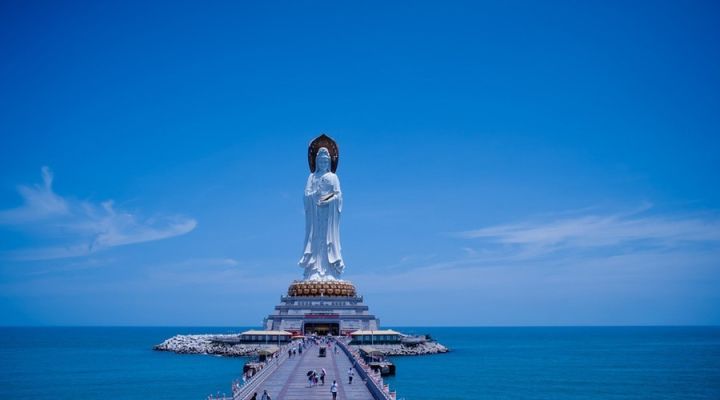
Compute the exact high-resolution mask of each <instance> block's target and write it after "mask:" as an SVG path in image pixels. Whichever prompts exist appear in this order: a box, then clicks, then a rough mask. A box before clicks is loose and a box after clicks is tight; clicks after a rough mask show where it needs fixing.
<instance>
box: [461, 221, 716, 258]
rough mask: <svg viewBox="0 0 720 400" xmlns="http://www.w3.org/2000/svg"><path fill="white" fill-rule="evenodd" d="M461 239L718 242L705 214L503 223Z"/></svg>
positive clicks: (562, 245)
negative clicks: (701, 215)
mask: <svg viewBox="0 0 720 400" xmlns="http://www.w3.org/2000/svg"><path fill="white" fill-rule="evenodd" d="M458 236H459V237H462V238H465V239H484V240H485V241H486V242H488V243H493V244H501V245H516V246H522V247H527V248H534V249H542V250H545V251H554V250H560V249H567V248H575V249H589V248H598V247H611V246H620V245H624V244H631V243H646V244H651V245H656V246H660V247H666V248H672V247H679V246H683V245H686V244H690V243H716V242H720V220H719V219H718V217H717V216H715V215H710V216H705V217H703V218H701V217H699V216H670V217H668V216H640V215H637V213H634V214H633V213H631V214H611V215H586V216H577V217H573V218H563V219H556V220H551V221H538V222H522V223H516V224H503V225H497V226H491V227H487V228H481V229H476V230H471V231H465V232H460V233H459V234H458Z"/></svg>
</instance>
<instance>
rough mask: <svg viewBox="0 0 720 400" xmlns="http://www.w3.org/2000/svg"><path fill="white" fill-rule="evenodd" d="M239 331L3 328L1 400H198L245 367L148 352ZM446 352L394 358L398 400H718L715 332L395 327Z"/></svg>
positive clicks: (719, 337)
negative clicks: (176, 340)
mask: <svg viewBox="0 0 720 400" xmlns="http://www.w3.org/2000/svg"><path fill="white" fill-rule="evenodd" d="M239 329H242V328H234V329H233V328H181V327H168V328H0V399H79V398H82V399H99V398H103V399H108V400H115V399H117V400H120V399H138V398H152V399H188V400H190V399H195V400H202V399H204V398H206V397H207V395H208V394H210V393H217V392H218V391H220V392H229V385H230V382H231V380H232V379H234V378H236V377H237V376H238V375H239V373H240V372H241V371H242V366H243V363H244V361H245V360H244V359H242V358H223V357H215V356H202V355H178V354H172V353H165V352H156V351H153V350H152V346H153V345H154V344H157V343H160V342H161V341H162V340H164V339H166V338H168V337H170V336H172V335H175V334H180V333H182V334H190V333H218V332H220V333H222V332H232V331H237V330H239ZM396 329H400V330H402V331H404V332H412V333H429V334H431V335H432V336H433V337H435V338H436V339H438V340H439V341H440V342H441V343H443V344H445V345H447V346H449V347H450V348H451V349H452V352H450V353H448V354H441V355H434V356H422V357H395V358H393V361H394V362H395V363H396V365H397V369H398V372H397V375H396V376H395V377H392V378H389V379H388V380H387V381H388V382H389V383H390V385H391V388H393V389H394V390H397V391H398V395H399V396H398V397H399V398H404V399H406V400H430V399H433V400H437V399H561V400H562V399H720V327H592V328H590V327H588V328H579V327H578V328H415V327H413V328H396Z"/></svg>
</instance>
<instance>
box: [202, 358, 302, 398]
mask: <svg viewBox="0 0 720 400" xmlns="http://www.w3.org/2000/svg"><path fill="white" fill-rule="evenodd" d="M289 346H290V345H284V346H282V347H280V350H279V351H278V352H277V353H275V354H277V357H274V358H272V359H270V361H267V362H266V363H265V366H264V367H263V368H262V369H261V370H260V372H258V373H256V374H255V375H253V376H251V377H250V378H249V379H248V380H246V381H245V382H244V383H242V384H241V383H240V381H239V380H235V381H234V382H233V383H232V393H233V394H232V396H226V395H225V394H222V395H210V396H208V400H246V399H247V398H249V397H250V395H251V393H254V392H255V391H256V390H258V388H259V387H260V385H262V384H263V382H265V380H266V379H267V378H268V376H270V375H271V374H272V373H273V372H275V370H277V369H278V368H279V367H280V365H281V364H282V363H283V362H285V361H286V360H287V359H288V355H287V350H288V347H289Z"/></svg>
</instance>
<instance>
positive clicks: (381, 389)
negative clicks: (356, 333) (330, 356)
mask: <svg viewBox="0 0 720 400" xmlns="http://www.w3.org/2000/svg"><path fill="white" fill-rule="evenodd" d="M337 343H338V345H340V348H341V349H342V350H343V351H344V352H345V354H346V355H347V356H348V358H350V360H351V361H352V364H353V367H355V370H357V372H358V375H359V376H360V378H361V379H362V380H363V381H364V382H365V385H366V386H367V388H368V390H369V391H370V394H372V396H373V398H374V399H375V400H395V398H396V393H395V392H391V391H390V387H389V386H388V385H386V384H384V383H383V381H382V378H381V377H380V376H379V375H377V374H375V373H374V372H373V371H372V369H370V367H369V366H368V365H367V364H365V361H363V359H362V357H360V354H359V353H358V352H357V350H352V349H350V347H349V346H348V345H347V344H346V343H345V342H344V341H342V340H338V341H337Z"/></svg>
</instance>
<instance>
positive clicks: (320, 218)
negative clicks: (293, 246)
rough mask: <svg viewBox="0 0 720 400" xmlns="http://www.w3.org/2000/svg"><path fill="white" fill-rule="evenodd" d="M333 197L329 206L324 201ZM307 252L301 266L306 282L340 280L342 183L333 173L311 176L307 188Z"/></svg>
mask: <svg viewBox="0 0 720 400" xmlns="http://www.w3.org/2000/svg"><path fill="white" fill-rule="evenodd" d="M330 194H332V195H333V196H332V197H331V198H330V199H329V200H328V202H327V204H326V205H318V203H319V202H320V200H321V199H324V198H326V196H328V195H330ZM304 201H305V249H304V251H303V256H302V258H301V259H300V262H299V265H300V267H302V268H305V275H304V277H305V279H306V280H339V279H340V275H341V274H342V271H343V269H344V268H345V264H344V263H343V259H342V254H341V249H340V213H341V212H342V192H341V191H340V180H339V179H338V177H337V175H335V174H334V173H332V172H325V173H311V174H310V176H308V180H307V184H306V185H305V198H304Z"/></svg>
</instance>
